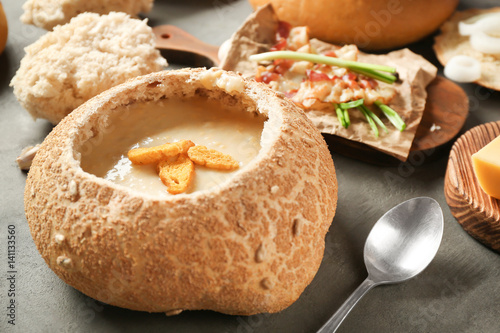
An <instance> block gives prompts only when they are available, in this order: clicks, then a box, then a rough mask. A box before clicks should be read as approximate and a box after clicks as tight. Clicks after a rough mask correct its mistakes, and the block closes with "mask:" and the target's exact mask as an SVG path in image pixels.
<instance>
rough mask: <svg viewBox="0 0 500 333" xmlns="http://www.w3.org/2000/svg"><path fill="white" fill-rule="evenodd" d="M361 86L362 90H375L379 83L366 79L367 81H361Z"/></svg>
mask: <svg viewBox="0 0 500 333" xmlns="http://www.w3.org/2000/svg"><path fill="white" fill-rule="evenodd" d="M359 85H360V86H361V88H364V89H375V88H377V87H378V83H377V81H375V80H374V79H372V78H365V79H361V80H359Z"/></svg>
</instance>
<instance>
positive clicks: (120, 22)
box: [11, 12, 167, 124]
mask: <svg viewBox="0 0 500 333" xmlns="http://www.w3.org/2000/svg"><path fill="white" fill-rule="evenodd" d="M154 38H155V37H154V34H153V32H152V29H151V28H150V27H149V26H148V25H147V24H146V20H144V21H141V20H137V19H132V18H130V16H128V15H127V14H125V13H115V12H113V13H110V14H108V15H102V16H99V15H98V14H95V13H84V14H80V15H79V16H77V17H75V18H73V19H72V20H71V22H70V23H68V24H65V25H62V26H58V27H56V28H55V29H54V31H51V32H48V33H47V34H45V35H43V36H42V37H40V39H39V40H38V41H36V42H35V43H33V44H31V45H30V46H28V47H27V48H26V49H25V51H26V55H25V56H24V58H23V59H22V60H21V65H20V68H19V70H18V71H17V73H16V75H15V76H14V78H13V79H12V82H11V86H13V87H14V94H15V95H16V97H17V99H18V100H19V102H20V103H21V105H22V106H23V107H24V108H25V109H26V110H28V111H29V112H30V113H31V115H32V116H33V117H34V118H35V119H36V118H44V119H48V120H49V121H50V122H52V123H54V124H56V123H58V122H59V121H60V120H61V119H62V118H64V117H65V116H66V115H67V114H68V113H70V112H71V111H73V110H74V109H75V108H76V107H78V106H79V105H81V104H82V103H83V102H85V101H86V100H88V99H90V98H92V97H94V96H95V95H97V94H99V93H101V92H102V91H104V90H106V89H109V88H111V87H112V86H115V85H117V84H119V83H122V82H125V81H126V80H128V79H130V78H132V77H136V76H139V75H144V74H148V73H151V72H156V71H159V70H162V69H163V68H164V67H165V66H166V65H167V62H166V60H165V59H164V58H163V57H162V56H161V55H160V52H159V51H158V50H156V49H155V47H154Z"/></svg>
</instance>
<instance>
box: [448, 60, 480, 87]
mask: <svg viewBox="0 0 500 333" xmlns="http://www.w3.org/2000/svg"><path fill="white" fill-rule="evenodd" d="M444 75H445V76H446V77H447V78H449V79H451V80H453V81H456V82H474V81H477V80H479V79H480V78H481V64H480V63H479V61H478V60H476V59H474V58H471V57H468V56H464V55H457V56H454V57H452V58H451V59H450V60H449V61H448V63H447V64H446V66H445V67H444Z"/></svg>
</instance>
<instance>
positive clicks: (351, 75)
mask: <svg viewBox="0 0 500 333" xmlns="http://www.w3.org/2000/svg"><path fill="white" fill-rule="evenodd" d="M357 78H358V76H357V75H356V74H354V73H352V72H347V74H345V75H344V76H343V77H342V79H343V80H344V81H355V80H356V79H357Z"/></svg>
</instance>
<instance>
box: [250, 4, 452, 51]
mask: <svg viewBox="0 0 500 333" xmlns="http://www.w3.org/2000/svg"><path fill="white" fill-rule="evenodd" d="M249 1H250V3H251V4H252V6H253V7H254V8H258V7H260V6H262V5H264V4H266V3H272V5H273V7H274V8H275V9H276V13H277V15H278V17H279V19H280V20H283V21H287V22H290V23H291V24H292V25H294V26H308V27H309V28H310V29H311V36H313V37H316V38H318V39H321V40H323V41H327V42H331V43H334V44H357V45H358V46H359V47H361V48H363V49H366V50H381V49H393V48H398V47H401V46H403V45H406V44H409V43H412V42H415V41H417V40H419V39H421V38H423V37H425V36H427V35H429V34H430V33H431V32H433V31H434V30H436V29H437V28H438V27H439V26H440V25H441V23H443V22H444V21H445V20H446V19H447V18H448V17H449V16H450V15H451V14H452V13H453V11H454V10H455V8H456V7H457V4H458V0H442V1H432V0H420V1H410V0H401V1H399V0H356V1H353V0H348V1H346V0H319V1H303V0H249Z"/></svg>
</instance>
